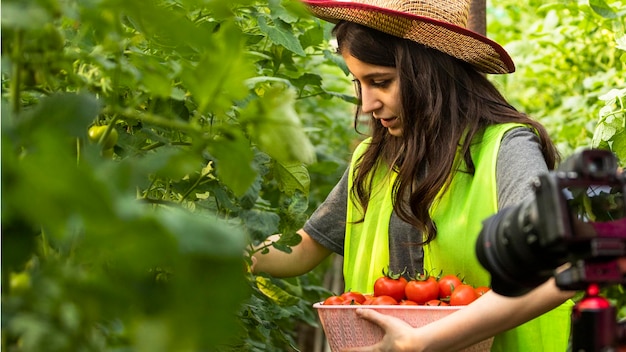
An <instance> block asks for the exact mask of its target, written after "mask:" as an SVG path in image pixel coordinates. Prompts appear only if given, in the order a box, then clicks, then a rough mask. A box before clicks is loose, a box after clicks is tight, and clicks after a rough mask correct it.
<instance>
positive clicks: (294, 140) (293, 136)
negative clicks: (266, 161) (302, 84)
mask: <svg viewBox="0 0 626 352" xmlns="http://www.w3.org/2000/svg"><path fill="white" fill-rule="evenodd" d="M294 100H295V93H294V92H293V90H291V89H288V88H284V87H278V86H274V87H269V88H267V90H266V91H265V92H264V93H263V96H262V97H261V99H259V100H256V101H254V102H253V103H252V104H250V105H249V106H248V107H246V109H244V110H242V117H241V118H242V120H243V121H246V122H247V127H248V131H249V133H250V136H251V137H252V139H253V140H254V141H255V142H256V143H257V145H258V147H259V149H261V150H262V151H264V152H266V153H267V154H269V155H270V156H272V157H273V158H274V159H276V160H278V161H279V162H283V163H292V162H295V161H300V162H304V163H306V164H311V163H313V162H314V161H315V150H314V148H313V145H312V144H311V142H310V140H309V138H308V137H307V135H306V134H305V133H304V130H303V128H302V123H301V122H300V118H299V116H298V114H297V113H296V110H295V108H294V106H293V104H294Z"/></svg>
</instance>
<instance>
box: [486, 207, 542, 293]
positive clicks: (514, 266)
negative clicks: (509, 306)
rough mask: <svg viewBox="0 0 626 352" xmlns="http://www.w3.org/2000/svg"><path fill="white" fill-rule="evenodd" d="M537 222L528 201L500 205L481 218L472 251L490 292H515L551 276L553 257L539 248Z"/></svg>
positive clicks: (534, 211)
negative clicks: (488, 278) (484, 272)
mask: <svg viewBox="0 0 626 352" xmlns="http://www.w3.org/2000/svg"><path fill="white" fill-rule="evenodd" d="M537 222H538V216H537V209H536V206H535V204H534V203H533V202H532V201H528V202H526V203H522V204H520V205H519V206H518V207H512V208H506V209H503V210H502V211H500V212H498V213H497V214H495V215H494V216H492V217H490V218H488V219H486V220H485V221H484V222H483V229H482V231H481V232H480V234H479V235H478V240H477V241H476V255H477V257H478V260H479V261H480V263H481V264H482V265H483V266H484V267H485V269H487V271H489V272H490V273H491V288H492V289H493V290H494V292H496V293H499V294H501V295H504V296H519V295H522V294H524V293H526V292H528V291H530V289H532V288H534V287H536V286H538V285H539V284H541V283H543V282H545V281H546V280H547V279H548V278H550V276H552V269H553V268H554V267H553V266H551V265H550V264H551V263H552V262H553V260H552V259H550V258H546V257H547V256H546V254H545V253H543V252H542V250H541V247H540V245H539V235H540V234H539V233H538V231H540V230H539V229H540V228H541V226H540V225H539V224H537ZM542 263H543V264H545V263H549V264H548V265H542Z"/></svg>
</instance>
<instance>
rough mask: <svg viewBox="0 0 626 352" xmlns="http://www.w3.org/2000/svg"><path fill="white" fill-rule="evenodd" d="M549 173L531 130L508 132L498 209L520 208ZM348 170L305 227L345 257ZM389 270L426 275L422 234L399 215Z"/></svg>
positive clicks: (391, 229)
mask: <svg viewBox="0 0 626 352" xmlns="http://www.w3.org/2000/svg"><path fill="white" fill-rule="evenodd" d="M547 171H548V167H547V166H546V163H545V160H544V158H543V154H542V153H541V145H540V143H539V137H538V136H537V135H536V134H535V133H534V132H533V131H532V130H531V129H529V128H524V127H519V128H515V129H512V130H510V131H509V132H507V133H506V134H505V135H504V137H503V139H502V143H501V144H500V150H499V152H498V160H497V166H496V180H497V181H496V182H497V188H498V189H497V192H498V208H499V209H503V208H506V207H508V206H512V205H516V204H519V203H520V202H521V201H522V200H524V199H525V198H526V197H528V196H530V195H532V194H533V191H532V186H531V180H532V179H534V178H535V177H536V176H538V175H540V174H542V173H545V172H547ZM347 199H348V170H346V172H345V173H344V174H343V177H342V178H341V180H340V181H339V183H337V185H336V186H335V187H334V188H333V190H332V191H331V192H330V193H329V194H328V197H327V198H326V200H325V201H324V202H323V203H322V204H321V205H320V206H319V207H318V208H317V209H316V210H315V212H314V213H313V214H312V215H311V217H310V218H309V220H308V221H307V222H306V223H305V224H304V227H303V228H304V230H305V231H306V232H307V233H308V234H309V235H310V236H311V237H312V238H313V239H314V240H315V241H317V242H319V243H320V244H321V245H322V246H324V247H326V248H328V249H330V250H331V251H333V252H335V253H337V254H339V255H343V250H344V237H345V229H346V226H345V222H346V209H347V205H346V203H347ZM389 234H390V235H389V261H390V263H389V268H390V269H391V271H393V272H395V273H398V272H402V271H403V270H404V269H406V271H407V273H408V274H409V275H414V274H415V273H416V272H422V267H423V263H422V259H423V251H422V248H421V246H417V245H415V243H419V242H420V241H421V239H422V235H421V233H419V232H418V231H417V230H416V229H415V228H413V227H412V226H411V225H409V224H408V223H406V222H404V221H403V220H401V219H400V218H399V217H398V216H397V215H396V214H395V212H394V213H393V214H392V216H391V220H390V222H389Z"/></svg>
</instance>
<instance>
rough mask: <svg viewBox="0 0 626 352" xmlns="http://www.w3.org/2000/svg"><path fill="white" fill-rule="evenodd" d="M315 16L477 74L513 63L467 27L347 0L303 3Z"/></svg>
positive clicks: (500, 69) (510, 69) (510, 68)
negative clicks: (419, 47) (370, 31)
mask: <svg viewBox="0 0 626 352" xmlns="http://www.w3.org/2000/svg"><path fill="white" fill-rule="evenodd" d="M302 2H303V3H304V4H305V5H307V7H308V8H309V10H310V11H311V12H312V13H313V15H314V16H316V17H319V18H320V19H323V20H325V21H328V22H331V23H337V22H339V21H349V22H355V23H359V24H361V25H364V26H367V27H370V28H374V29H377V30H379V31H382V32H385V33H388V34H391V35H394V36H397V37H400V38H405V39H409V40H412V41H415V42H417V43H420V44H423V45H425V46H427V47H430V48H433V49H437V50H439V51H442V52H444V53H446V54H448V55H451V56H453V57H456V58H458V59H461V60H463V61H466V62H468V63H470V64H472V65H473V66H474V67H475V68H476V69H477V70H478V71H480V72H484V73H493V74H505V73H511V72H514V71H515V64H514V63H513V60H512V59H511V57H510V56H509V54H508V53H507V52H506V50H504V48H503V47H502V46H500V45H499V44H498V43H496V42H494V41H492V40H491V39H489V38H487V37H485V36H482V35H480V34H478V33H476V32H474V31H471V30H469V29H467V28H463V27H460V26H457V25H454V24H451V23H448V22H443V21H438V20H435V19H432V18H429V17H424V16H418V15H413V14H408V13H405V12H399V11H394V10H390V9H386V8H381V7H376V6H372V5H367V4H361V3H355V2H349V1H329V0H302Z"/></svg>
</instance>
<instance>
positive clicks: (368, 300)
mask: <svg viewBox="0 0 626 352" xmlns="http://www.w3.org/2000/svg"><path fill="white" fill-rule="evenodd" d="M363 296H365V301H363V303H361V304H362V305H364V306H365V305H369V304H372V300H373V299H374V295H369V294H368V295H363Z"/></svg>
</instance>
